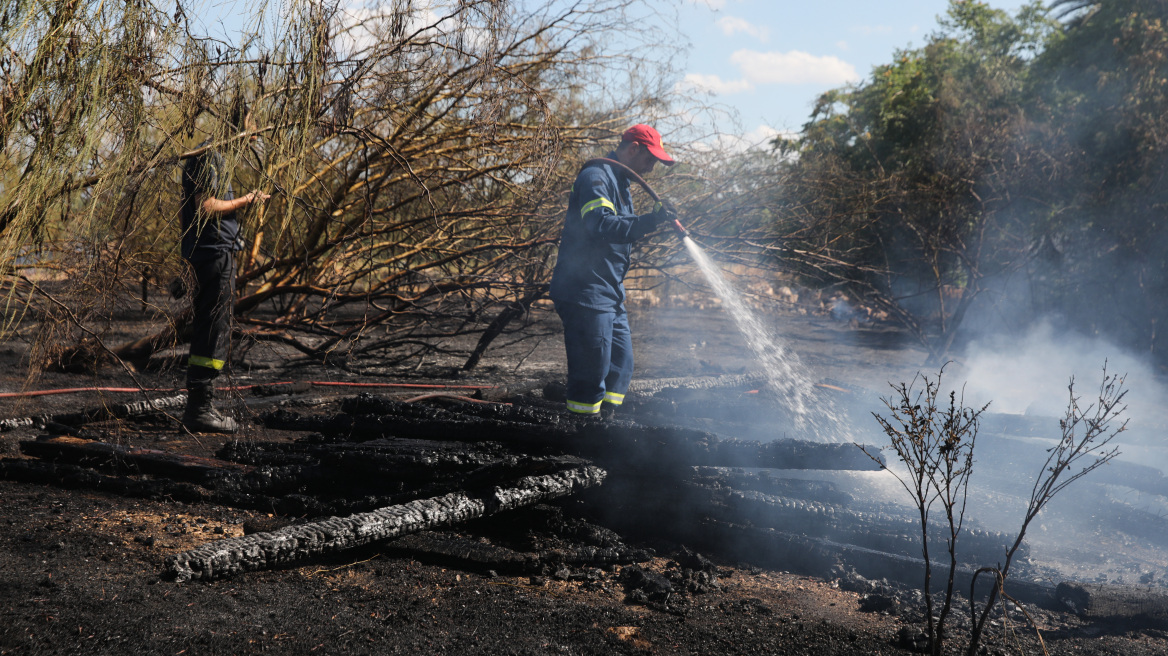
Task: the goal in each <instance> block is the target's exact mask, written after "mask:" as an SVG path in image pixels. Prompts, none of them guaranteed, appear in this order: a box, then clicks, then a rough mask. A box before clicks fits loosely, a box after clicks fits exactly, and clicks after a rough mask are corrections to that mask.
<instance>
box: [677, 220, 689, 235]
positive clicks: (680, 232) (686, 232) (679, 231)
mask: <svg viewBox="0 0 1168 656" xmlns="http://www.w3.org/2000/svg"><path fill="white" fill-rule="evenodd" d="M673 227H675V228H677V234H678V235H679V236H681V237H682V238H685V237H688V236H689V230H686V229H685V226H683V225H681V221H678V220H677V219H674V220H673Z"/></svg>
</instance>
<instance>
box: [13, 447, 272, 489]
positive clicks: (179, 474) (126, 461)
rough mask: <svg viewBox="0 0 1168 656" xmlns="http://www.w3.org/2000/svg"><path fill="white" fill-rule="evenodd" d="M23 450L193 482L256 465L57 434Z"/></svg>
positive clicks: (56, 459) (59, 459) (44, 456)
mask: <svg viewBox="0 0 1168 656" xmlns="http://www.w3.org/2000/svg"><path fill="white" fill-rule="evenodd" d="M20 450H21V452H23V453H24V454H25V455H30V456H33V457H37V458H42V459H44V460H51V461H54V462H65V463H70V464H76V465H88V466H118V467H123V468H128V469H131V470H137V471H139V472H142V473H147V474H157V475H160V476H167V477H171V478H177V479H179V480H185V481H193V482H208V481H214V480H216V479H220V478H224V477H226V476H231V475H238V474H246V473H248V472H250V471H252V469H253V468H252V467H250V466H248V465H241V464H238V463H234V462H229V461H226V460H218V459H215V458H203V457H199V456H189V455H180V454H172V453H167V452H165V451H157V450H155V449H143V448H139V447H128V446H122V445H118V444H109V443H107V442H92V441H90V440H85V439H79V438H76V437H54V438H50V439H47V440H36V441H24V442H21V443H20Z"/></svg>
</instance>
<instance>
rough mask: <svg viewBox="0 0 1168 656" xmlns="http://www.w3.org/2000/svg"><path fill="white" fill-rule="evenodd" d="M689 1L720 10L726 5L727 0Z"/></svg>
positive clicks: (692, 3)
mask: <svg viewBox="0 0 1168 656" xmlns="http://www.w3.org/2000/svg"><path fill="white" fill-rule="evenodd" d="M689 3H690V4H691V5H697V6H699V7H705V8H707V9H712V10H714V11H718V10H719V9H722V8H724V7H725V6H726V0H689Z"/></svg>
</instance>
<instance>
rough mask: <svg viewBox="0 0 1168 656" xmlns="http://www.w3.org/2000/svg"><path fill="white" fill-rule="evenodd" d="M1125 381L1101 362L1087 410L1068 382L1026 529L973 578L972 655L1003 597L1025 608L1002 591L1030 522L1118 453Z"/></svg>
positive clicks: (1025, 519) (1032, 494)
mask: <svg viewBox="0 0 1168 656" xmlns="http://www.w3.org/2000/svg"><path fill="white" fill-rule="evenodd" d="M1126 378H1127V377H1126V376H1117V375H1115V374H1109V373H1107V363H1106V362H1105V363H1104V364H1103V381H1102V382H1101V383H1100V384H1099V392H1098V396H1097V397H1096V400H1095V401H1094V402H1093V403H1090V404H1089V405H1087V406H1086V407H1084V406H1082V397H1080V396H1076V395H1075V379H1074V377H1073V376H1072V377H1071V380H1070V382H1069V383H1068V384H1067V395H1068V397H1069V399H1068V401H1067V410H1066V414H1065V415H1064V416H1063V418H1062V419H1060V420H1059V429H1060V430H1061V433H1062V434H1061V436H1060V437H1059V442H1058V444H1056V445H1055V446H1054V447H1052V448H1051V449H1050V452H1049V453H1050V455H1048V456H1047V458H1046V462H1045V463H1043V466H1042V471H1041V472H1040V473H1039V475H1038V477H1037V478H1036V479H1035V481H1034V487H1033V488H1032V489H1031V491H1030V501H1029V503H1028V504H1027V506H1026V514H1025V515H1024V516H1023V518H1022V527H1021V528H1019V529H1018V535H1017V538H1016V539H1015V540H1014V544H1013V545H1012V546H1011V547H1010V549H1009V550H1008V551H1007V552H1006V561H1005V563H1004V564H1000V565H998V566H997V567H983V568H981V569H979V570H977V572H976V573H975V574H974V578H973V583H972V584H971V586H970V591H969V593H970V595H969V598H970V600H971V603H970V612H971V615H972V616H971V619H972V621H973V627H972V629H971V630H970V641H969V649H968V650H966V653H967V654H968V655H969V656H974V654H977V650H978V646H979V645H980V644H981V637H982V634H983V632H984V630H985V626H986V621H987V620H988V619H989V617H990V612H991V611H992V610H993V609H994V605H995V603H996V602H997V600H998V598H999V597H1005V598H1007V599H1009V600H1010V601H1012V602H1013V603H1014V605H1016V606H1018V607H1021V604H1019V603H1018V602H1017V601H1015V600H1013V599H1012V598H1010V597H1009V595H1007V594H1006V592H1005V589H1004V588H1005V582H1006V577H1007V576H1008V575H1009V573H1010V564H1011V563H1012V562H1013V560H1014V554H1015V553H1017V551H1018V548H1019V547H1020V546H1021V545H1022V540H1023V539H1024V538H1025V537H1026V530H1027V529H1028V528H1029V527H1030V523H1031V522H1032V521H1034V518H1035V517H1037V516H1038V514H1039V513H1040V512H1042V509H1043V508H1045V507H1046V505H1047V504H1048V503H1050V501H1051V499H1053V498H1054V497H1055V495H1057V494H1058V493H1059V492H1061V491H1063V490H1064V489H1066V487H1067V486H1068V485H1070V484H1071V483H1074V482H1075V481H1077V480H1079V479H1080V478H1082V477H1084V476H1086V475H1087V474H1089V473H1091V472H1093V471H1095V470H1096V469H1098V468H1099V467H1102V466H1103V465H1105V464H1107V463H1108V462H1110V461H1111V460H1112V459H1114V458H1115V457H1116V456H1118V455H1119V447H1118V446H1115V445H1114V444H1112V441H1113V440H1114V439H1115V437H1116V436H1117V435H1119V434H1120V433H1122V432H1123V431H1124V430H1126V429H1127V422H1128V420H1127V419H1124V420H1123V422H1122V423H1121V424H1120V425H1119V426H1118V427H1114V426H1115V423H1116V422H1117V421H1119V420H1120V418H1121V417H1122V416H1123V414H1124V412H1126V411H1127V405H1125V404H1124V403H1123V399H1124V397H1125V396H1127V390H1125V389H1124V383H1125V381H1126ZM1076 470H1077V471H1076ZM981 574H990V575H993V577H994V585H993V588H992V589H991V590H990V594H989V598H988V599H987V600H986V603H985V606H984V607H983V608H982V610H981V613H980V614H978V612H977V610H976V607H975V606H974V605H973V603H972V600H973V599H974V596H973V595H974V592H975V591H976V586H977V577H978V576H980V575H981ZM1040 639H1041V635H1040Z"/></svg>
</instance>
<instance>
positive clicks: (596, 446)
mask: <svg viewBox="0 0 1168 656" xmlns="http://www.w3.org/2000/svg"><path fill="white" fill-rule="evenodd" d="M388 403H393V402H388ZM399 405H402V404H399ZM415 412H416V410H410V411H409V412H408V413H404V414H403V415H396V414H393V415H391V414H385V415H371V414H362V415H350V414H340V415H336V416H334V417H302V416H300V415H299V414H297V413H294V412H291V411H288V410H277V411H275V412H272V413H268V414H267V415H265V416H264V417H263V421H264V424H265V425H266V426H267V427H268V428H273V429H282V430H301V431H312V432H316V433H320V434H322V435H323V436H325V438H326V439H331V440H333V441H350V440H351V441H368V440H374V439H381V438H384V437H398V438H415V439H441V440H454V441H462V442H470V443H477V442H483V441H489V442H501V443H505V444H510V445H514V446H518V447H521V448H523V449H525V450H529V451H533V452H536V453H553V452H554V453H564V452H571V453H575V454H577V455H580V456H583V457H587V458H592V459H595V460H597V461H601V462H604V464H605V465H606V466H608V467H610V468H617V467H621V468H629V469H638V468H650V469H658V470H660V469H679V468H684V467H689V466H693V465H706V466H722V467H769V468H776V469H851V470H868V471H874V470H879V469H880V465H879V464H878V463H876V462H874V461H873V460H871V459H870V458H868V457H867V456H866V455H864V454H863V453H862V452H861V451H860V450H859V449H857V448H856V447H855V446H854V445H851V444H824V443H820V442H802V441H797V440H777V441H774V442H766V443H763V442H755V441H746V440H722V439H720V438H719V437H718V436H716V435H714V434H713V433H710V432H707V431H701V430H695V429H690V428H680V427H669V426H664V427H662V426H639V425H637V424H634V423H632V422H627V421H615V420H610V421H608V422H589V421H581V420H577V419H575V418H563V417H558V418H550V419H549V420H548V421H547V422H546V423H532V422H531V421H528V418H527V417H523V420H521V421H504V420H499V419H488V418H482V417H477V416H469V415H457V414H455V413H452V412H449V411H446V410H438V411H435V412H433V413H427V415H426V416H423V417H417V416H410V415H412V414H414V413H415ZM871 451H872V452H873V453H878V450H876V449H871Z"/></svg>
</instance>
